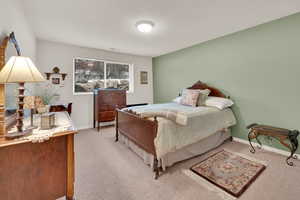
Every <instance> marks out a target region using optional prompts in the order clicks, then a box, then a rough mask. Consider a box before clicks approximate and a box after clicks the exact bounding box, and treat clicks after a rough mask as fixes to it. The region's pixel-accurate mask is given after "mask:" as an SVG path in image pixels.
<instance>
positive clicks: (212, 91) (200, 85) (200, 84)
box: [187, 81, 226, 98]
mask: <svg viewBox="0 0 300 200" xmlns="http://www.w3.org/2000/svg"><path fill="white" fill-rule="evenodd" d="M187 89H201V90H205V89H209V90H210V94H209V96H214V97H223V98H226V95H224V94H223V93H222V92H221V91H220V90H219V89H217V88H214V87H210V86H209V85H207V84H206V83H203V82H201V81H198V82H197V83H195V84H194V85H192V86H191V87H189V88H187Z"/></svg>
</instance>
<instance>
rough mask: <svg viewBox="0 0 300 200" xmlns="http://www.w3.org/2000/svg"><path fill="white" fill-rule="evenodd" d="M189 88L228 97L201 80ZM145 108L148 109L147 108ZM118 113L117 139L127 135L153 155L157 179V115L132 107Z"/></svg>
mask: <svg viewBox="0 0 300 200" xmlns="http://www.w3.org/2000/svg"><path fill="white" fill-rule="evenodd" d="M187 89H202V90H205V89H209V90H210V91H211V92H210V94H209V95H210V96H214V97H222V98H225V97H226V96H225V95H224V94H223V93H222V92H221V91H220V90H218V89H217V88H214V87H211V86H208V85H207V84H205V83H202V82H201V81H198V82H197V83H195V84H194V85H193V86H192V87H189V88H187ZM180 106H182V105H180ZM133 108H134V107H133ZM142 110H143V109H142ZM145 110H147V109H146V108H145ZM220 112H221V111H220ZM116 114H117V116H116V141H118V140H119V134H120V135H121V136H122V137H125V138H126V139H128V140H129V141H130V142H133V143H134V144H135V145H136V146H138V147H139V148H140V149H141V150H142V151H144V152H146V153H147V154H150V155H152V158H153V170H154V173H155V176H154V177H155V179H157V178H158V176H159V171H160V168H159V162H160V161H161V160H160V159H159V158H158V155H157V151H156V150H157V149H156V147H155V143H154V141H155V138H156V136H157V133H158V126H159V120H158V119H157V116H154V117H153V119H152V118H151V119H148V118H146V117H142V116H141V114H138V113H135V112H134V111H132V110H130V109H126V110H121V109H117V112H116ZM179 114H180V113H179ZM228 124H229V123H228ZM228 127H229V126H228ZM216 143H217V142H216ZM214 147H215V146H214ZM203 153H204V152H203Z"/></svg>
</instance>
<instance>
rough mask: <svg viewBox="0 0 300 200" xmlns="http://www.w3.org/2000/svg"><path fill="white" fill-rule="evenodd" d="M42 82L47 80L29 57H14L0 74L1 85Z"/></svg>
mask: <svg viewBox="0 0 300 200" xmlns="http://www.w3.org/2000/svg"><path fill="white" fill-rule="evenodd" d="M41 81H45V78H44V77H43V76H42V75H41V73H40V72H39V71H38V69H37V68H36V67H35V65H34V64H33V62H32V61H31V59H30V58H28V57H22V56H12V57H11V58H10V59H9V60H8V62H7V63H6V64H5V66H4V67H3V69H2V70H1V72H0V83H25V82H41Z"/></svg>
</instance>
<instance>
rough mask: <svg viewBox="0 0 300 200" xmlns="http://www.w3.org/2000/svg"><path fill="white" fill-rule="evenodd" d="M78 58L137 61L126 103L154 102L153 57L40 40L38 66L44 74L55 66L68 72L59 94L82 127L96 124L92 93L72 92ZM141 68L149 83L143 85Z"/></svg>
mask: <svg viewBox="0 0 300 200" xmlns="http://www.w3.org/2000/svg"><path fill="white" fill-rule="evenodd" d="M58 34H59V32H58ZM99 39H101V38H99ZM76 57H81V58H94V59H106V60H113V61H119V62H125V63H131V64H134V93H128V94H127V103H128V104H132V103H153V87H152V58H151V57H144V56H134V55H129V54H122V53H116V52H110V51H105V50H98V49H91V48H83V47H78V46H73V45H67V44H62V43H56V42H49V41H44V40H37V63H36V65H37V67H38V68H39V70H40V71H41V72H42V73H44V72H51V70H52V68H53V67H54V66H58V67H59V68H60V69H61V72H62V73H68V75H67V77H66V81H65V86H64V87H62V88H59V89H58V92H59V94H60V100H59V102H63V103H67V102H73V110H72V119H73V122H74V124H75V126H76V127H77V128H79V129H82V128H90V127H92V126H93V95H73V59H74V58H76ZM140 71H148V75H149V84H148V85H141V84H140V77H139V74H140Z"/></svg>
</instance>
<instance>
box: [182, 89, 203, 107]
mask: <svg viewBox="0 0 300 200" xmlns="http://www.w3.org/2000/svg"><path fill="white" fill-rule="evenodd" d="M199 94H200V92H199V91H197V90H187V91H186V93H185V95H184V96H182V99H181V101H180V104H182V105H187V106H193V107H196V106H197V103H198V98H199Z"/></svg>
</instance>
